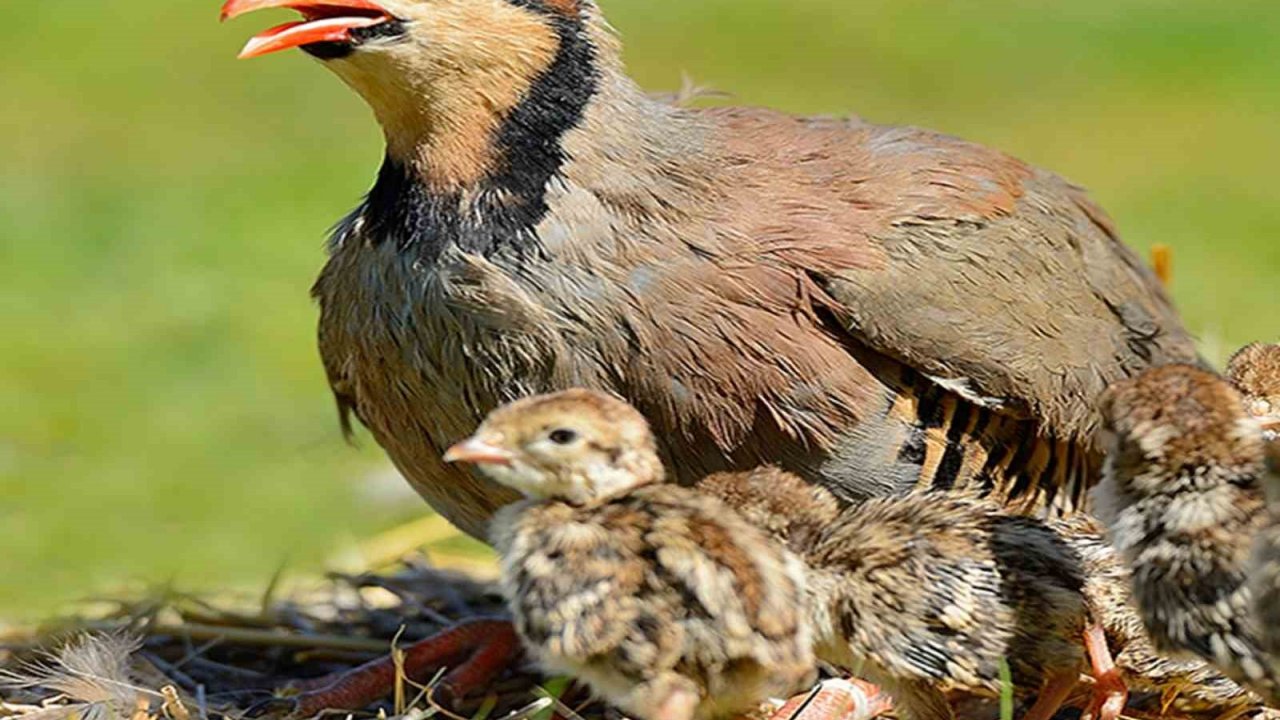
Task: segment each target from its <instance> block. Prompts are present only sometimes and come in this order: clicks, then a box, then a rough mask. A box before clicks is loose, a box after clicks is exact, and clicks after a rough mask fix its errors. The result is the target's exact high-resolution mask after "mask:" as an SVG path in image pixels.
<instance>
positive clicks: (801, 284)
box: [223, 0, 1196, 691]
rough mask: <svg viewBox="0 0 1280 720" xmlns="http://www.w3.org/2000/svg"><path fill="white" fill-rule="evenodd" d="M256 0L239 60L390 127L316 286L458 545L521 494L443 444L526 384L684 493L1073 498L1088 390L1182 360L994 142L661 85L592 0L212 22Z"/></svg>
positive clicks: (1157, 299) (1086, 465)
mask: <svg viewBox="0 0 1280 720" xmlns="http://www.w3.org/2000/svg"><path fill="white" fill-rule="evenodd" d="M273 7H288V8H293V9H295V10H297V11H299V12H300V13H301V14H302V15H303V20H302V21H300V22H293V23H287V24H285V25H281V26H278V27H276V28H273V29H272V30H268V31H266V32H264V33H262V34H260V35H259V36H257V37H255V38H254V39H253V40H251V41H250V42H249V44H248V45H247V46H246V47H245V49H244V51H243V52H242V56H243V57H254V56H259V55H264V54H267V53H271V52H276V51H280V50H284V49H287V48H300V49H301V50H303V51H304V52H306V53H308V54H309V55H311V56H312V57H314V58H316V59H318V60H319V61H320V62H321V63H322V64H323V65H324V66H325V67H327V68H328V69H329V70H331V71H333V72H334V73H335V74H336V75H338V76H339V77H340V78H341V79H342V80H343V81H344V82H346V83H347V84H348V85H349V86H351V87H352V88H353V89H354V90H355V91H356V92H358V93H359V94H360V95H361V96H362V97H363V98H364V99H365V100H366V101H367V102H368V104H369V105H370V107H371V108H372V110H373V113H374V115H375V116H376V118H377V120H378V122H379V123H380V124H381V126H382V129H383V132H384V135H385V138H386V155H385V159H384V161H383V164H382V168H381V170H380V171H379V172H378V176H377V180H376V182H375V184H374V186H373V189H372V190H371V191H370V192H369V195H368V197H367V198H366V199H365V200H364V202H362V203H361V204H360V206H359V207H358V208H356V209H355V210H354V211H353V212H352V213H351V214H350V215H348V216H347V217H346V219H345V220H343V221H342V222H341V223H339V225H338V227H337V229H336V230H335V232H334V233H333V237H332V239H331V241H330V244H329V252H330V257H329V261H328V264H327V265H326V266H325V268H324V270H323V272H322V274H321V276H320V279H319V281H318V282H317V283H316V285H315V289H314V294H315V297H316V298H317V299H318V301H319V304H320V311H321V316H320V332H319V336H320V349H321V355H322V357H323V361H324V365H325V368H326V370H327V373H328V378H329V382H330V384H331V386H332V388H333V391H334V394H335V395H336V397H337V400H338V404H339V406H340V408H341V412H342V415H343V417H344V422H346V419H347V418H349V417H350V416H351V415H354V416H355V417H356V418H358V419H359V420H360V421H361V422H362V423H363V424H364V425H365V426H367V427H368V428H369V429H370V431H371V432H372V433H373V435H374V437H375V438H376V439H377V441H378V443H379V444H380V445H382V447H383V448H384V449H385V450H386V451H387V453H388V454H389V455H390V457H391V459H392V460H393V461H394V462H395V464H396V466H397V467H398V468H399V469H400V470H401V471H402V473H403V474H404V475H405V477H407V478H408V480H409V482H410V483H411V484H412V485H413V486H414V487H415V488H416V489H417V490H418V492H419V493H420V494H421V495H422V496H423V497H424V498H425V499H426V500H427V502H428V503H429V504H430V505H431V506H432V507H433V508H435V509H436V510H437V511H439V512H440V513H441V514H442V515H444V516H445V517H446V518H448V519H449V520H450V521H451V522H453V523H454V524H455V525H457V526H458V527H459V528H461V529H462V530H463V531H465V532H467V533H470V534H472V535H474V536H476V537H483V536H484V534H485V528H486V527H487V523H488V520H489V518H490V517H491V516H492V514H493V512H494V511H495V510H496V509H497V508H498V507H500V506H502V505H504V504H506V503H508V502H511V501H512V500H513V499H514V498H515V497H516V495H515V493H513V491H511V490H510V489H508V488H505V487H504V486H502V485H501V484H499V483H496V482H493V481H491V480H489V479H487V478H485V477H484V476H483V475H481V474H477V473H473V472H468V471H466V470H464V469H461V468H457V467H451V466H449V465H447V464H445V463H444V462H443V461H442V460H441V456H442V454H443V451H444V450H445V448H447V447H448V446H449V444H450V443H452V442H453V441H454V440H456V439H457V438H459V437H462V436H464V435H466V434H467V433H469V432H470V431H471V430H472V429H473V428H474V427H475V426H476V425H477V424H478V423H479V422H480V421H481V419H482V418H483V417H484V416H485V414H486V413H488V412H489V411H490V410H492V409H494V408H495V407H497V406H498V405H500V404H502V403H504V402H507V401H511V400H514V399H518V398H521V397H524V396H527V395H532V394H537V393H542V392H549V391H553V390H558V389H564V388H568V387H571V386H585V387H591V388H597V389H605V390H609V391H611V392H614V393H617V394H618V395H620V396H622V397H623V398H626V399H627V400H629V401H630V402H632V403H633V404H634V405H636V406H637V407H638V408H639V409H640V410H641V411H642V412H644V413H645V415H646V416H647V417H649V418H650V421H651V422H652V423H653V425H654V429H655V431H656V434H657V437H658V440H659V443H660V450H661V452H662V453H663V454H664V456H665V457H666V458H667V459H668V460H669V461H670V467H672V468H673V470H674V472H675V477H674V479H675V480H677V481H679V482H681V483H684V484H689V483H692V482H694V481H696V480H697V479H699V478H701V477H703V476H705V475H707V474H708V473H711V472H717V471H729V470H743V469H749V468H752V467H756V466H759V465H762V464H770V463H772V464H777V465H780V466H781V467H784V468H785V469H787V470H789V471H791V472H795V473H797V474H798V475H800V476H801V477H803V478H804V479H805V480H807V481H810V482H813V483H816V484H819V485H821V486H824V487H826V488H829V489H830V490H831V491H832V492H833V493H834V494H835V495H836V496H837V497H838V498H840V499H841V500H842V501H848V500H856V499H861V498H865V497H869V496H877V495H885V494H892V493H897V492H903V491H908V490H913V489H918V488H925V489H934V490H944V491H945V490H955V491H963V492H971V493H977V494H982V495H987V496H990V497H992V498H995V499H997V500H999V501H1001V502H1006V503H1009V504H1011V505H1012V506H1014V507H1016V508H1018V509H1022V510H1028V511H1035V510H1039V509H1041V508H1043V507H1045V506H1053V507H1055V508H1057V509H1062V510H1070V509H1072V508H1074V507H1076V506H1078V505H1080V504H1081V502H1082V498H1083V491H1084V489H1085V486H1086V485H1087V484H1088V482H1089V480H1090V478H1091V477H1093V474H1094V471H1095V470H1096V469H1097V467H1098V466H1099V464H1100V455H1099V453H1098V451H1097V447H1096V446H1095V444H1094V443H1093V441H1092V436H1093V431H1094V429H1095V426H1096V424H1097V414H1096V410H1095V401H1096V399H1097V396H1098V395H1099V394H1100V393H1101V392H1102V390H1103V389H1104V388H1105V387H1106V386H1107V385H1108V384H1109V383H1111V382H1113V381H1115V380H1119V379H1122V378H1125V377H1128V376H1131V375H1133V374H1134V373H1136V372H1138V371H1140V370H1142V369H1144V368H1146V367H1148V366H1149V365H1151V364H1153V363H1154V364H1162V363H1167V362H1173V361H1183V362H1194V361H1195V360H1196V355H1195V351H1194V348H1193V345H1192V342H1191V340H1190V339H1189V337H1188V336H1187V334H1186V332H1185V331H1184V330H1183V328H1182V326H1181V324H1180V322H1179V320H1178V318H1177V316H1176V314H1175V312H1174V310H1173V309H1172V307H1171V306H1170V303H1169V301H1168V299H1167V298H1166V296H1165V295H1164V293H1163V291H1162V290H1161V288H1160V287H1159V284H1158V283H1157V282H1156V280H1155V279H1154V278H1153V276H1152V274H1151V273H1150V272H1149V271H1148V269H1147V268H1146V267H1145V266H1144V264H1143V263H1142V262H1141V261H1140V259H1139V258H1137V257H1136V256H1135V255H1134V254H1133V253H1132V252H1131V251H1130V250H1128V249H1127V248H1126V247H1125V246H1124V245H1123V244H1122V243H1121V242H1120V240H1119V238H1118V237H1117V234H1116V231H1115V228H1114V226H1113V225H1112V223H1111V221H1110V219H1109V218H1108V217H1107V216H1106V214H1105V213H1103V211H1102V210H1100V209H1099V208H1098V207H1097V206H1096V205H1094V204H1093V203H1092V202H1091V201H1090V200H1089V199H1088V198H1087V197H1086V196H1085V193H1084V192H1083V191H1082V190H1081V189H1079V188H1078V187H1075V186H1073V185H1071V184H1069V183H1067V182H1066V181H1064V180H1062V179H1061V178H1059V177H1057V176H1056V175H1053V174H1051V173H1048V172H1045V171H1042V170H1039V169H1036V168H1034V167H1031V166H1029V165H1027V164H1025V163H1023V162H1020V161H1018V160H1016V159H1013V158H1011V157H1008V156H1006V155H1003V154H1001V153H999V152H996V151H994V150H989V149H987V148H984V147H981V146H978V145H974V144H971V143H967V142H964V141H961V140H957V139H955V138H951V137H947V136H944V135H939V134H936V133H932V132H928V131H925V130H918V129H913V128H901V127H886V126H880V125H875V124H872V123H869V122H865V121H862V120H858V119H849V120H834V119H811V118H798V117H792V116H789V115H785V114H782V113H779V112H774V111H771V110H766V109H757V108H716V109H701V110H699V109H690V108H685V107H679V106H674V105H671V104H667V103H665V102H662V101H659V100H656V99H654V98H651V97H649V96H648V95H646V94H645V93H644V92H643V91H641V89H640V88H639V87H638V86H637V85H636V84H635V83H634V82H633V81H632V80H631V79H629V78H628V77H627V76H626V74H625V72H624V70H623V67H622V62H621V54H620V46H619V43H618V41H617V38H616V37H615V36H614V34H613V32H612V31H611V30H610V28H609V26H608V25H607V23H606V22H605V19H604V17H603V16H602V14H601V12H600V10H599V8H598V7H597V5H596V3H595V2H594V1H593V0H228V1H227V2H226V4H225V6H224V8H223V16H224V18H231V17H235V16H238V15H241V14H244V13H247V12H249V11H253V10H258V9H262V8H273ZM455 637H460V636H458V635H455ZM505 637H506V638H507V639H510V635H509V633H508V634H507V635H506V636H505ZM424 652H426V654H427V655H428V656H430V655H432V654H435V655H450V654H456V653H457V652H458V648H457V647H455V646H451V647H445V646H442V645H437V646H436V647H434V648H433V649H430V650H429V651H425V650H424ZM460 685H461V683H460ZM459 690H460V691H465V690H466V688H463V687H459Z"/></svg>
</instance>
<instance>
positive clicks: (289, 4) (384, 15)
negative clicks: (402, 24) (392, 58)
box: [222, 0, 394, 60]
mask: <svg viewBox="0 0 1280 720" xmlns="http://www.w3.org/2000/svg"><path fill="white" fill-rule="evenodd" d="M266 8H290V9H292V10H297V11H298V12H300V13H302V16H303V18H304V19H303V20H299V21H295V22H288V23H285V24H283V25H277V26H276V27H273V28H271V29H270V30H267V31H265V32H262V33H259V34H257V35H255V36H253V38H252V39H250V40H249V42H248V43H247V44H245V46H244V49H243V50H241V51H240V55H239V57H240V59H242V60H243V59H246V58H253V57H258V56H260V55H267V54H269V53H273V52H279V51H281V50H288V49H289V48H295V47H299V46H302V45H310V44H312V43H321V42H338V43H345V42H351V41H352V38H351V31H352V30H353V29H355V28H360V27H368V26H370V25H377V24H378V23H382V22H386V21H388V20H392V19H394V18H392V16H391V14H390V13H388V12H387V11H386V10H384V9H383V8H382V7H381V6H380V5H377V4H375V3H373V2H370V0H324V2H319V1H317V0H227V2H226V4H225V5H223V6H222V19H223V20H224V21H225V20H230V19H231V18H234V17H238V16H240V15H244V14H245V13H250V12H253V11H255V10H263V9H266Z"/></svg>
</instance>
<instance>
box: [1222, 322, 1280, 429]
mask: <svg viewBox="0 0 1280 720" xmlns="http://www.w3.org/2000/svg"><path fill="white" fill-rule="evenodd" d="M1227 379H1228V380H1230V381H1231V384H1232V385H1235V386H1236V389H1237V390H1239V391H1240V392H1241V393H1242V394H1243V395H1244V401H1245V411H1246V412H1248V413H1249V415H1251V416H1253V417H1255V418H1257V419H1258V422H1260V423H1261V424H1262V428H1263V433H1264V435H1265V436H1266V438H1267V440H1277V439H1280V345H1276V344H1264V343H1254V344H1252V345H1246V346H1245V347H1243V348H1241V349H1240V350H1239V351H1238V352H1236V354H1235V355H1233V356H1232V357H1231V360H1230V362H1228V363H1227Z"/></svg>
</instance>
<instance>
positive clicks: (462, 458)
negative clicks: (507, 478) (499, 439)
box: [444, 437, 515, 465]
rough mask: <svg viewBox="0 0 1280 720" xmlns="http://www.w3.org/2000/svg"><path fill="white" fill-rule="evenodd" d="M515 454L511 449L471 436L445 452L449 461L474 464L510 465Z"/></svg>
mask: <svg viewBox="0 0 1280 720" xmlns="http://www.w3.org/2000/svg"><path fill="white" fill-rule="evenodd" d="M514 459H515V456H514V455H513V454H512V453H511V451H510V450H506V449H503V448H500V447H497V446H496V445H490V444H489V443H486V442H484V441H483V440H479V439H477V438H474V437H471V438H467V439H466V440H463V441H462V442H460V443H458V444H457V445H454V446H453V447H451V448H449V449H448V450H446V451H445V453H444V461H445V462H447V463H457V462H465V463H471V464H473V465H510V464H511V461H512V460H514Z"/></svg>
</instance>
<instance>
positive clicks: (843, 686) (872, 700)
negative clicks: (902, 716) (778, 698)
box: [769, 678, 893, 720]
mask: <svg viewBox="0 0 1280 720" xmlns="http://www.w3.org/2000/svg"><path fill="white" fill-rule="evenodd" d="M892 708H893V702H892V701H891V700H890V699H889V696H887V695H885V694H884V693H883V692H881V691H880V688H878V687H876V686H875V685H872V684H871V683H868V682H865V681H863V680H858V679H856V678H852V679H849V680H841V679H833V680H823V681H822V682H821V683H819V684H818V686H817V687H815V688H814V689H813V690H811V691H809V692H807V693H805V694H803V695H797V696H795V697H793V698H791V699H790V700H788V701H787V702H786V703H785V704H784V705H783V706H782V707H781V708H779V709H778V711H777V712H775V713H774V714H773V715H772V716H770V719H769V720H870V718H874V717H877V716H879V715H883V714H884V713H886V712H888V711H889V710H891V709H892Z"/></svg>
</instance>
